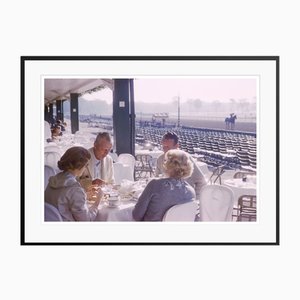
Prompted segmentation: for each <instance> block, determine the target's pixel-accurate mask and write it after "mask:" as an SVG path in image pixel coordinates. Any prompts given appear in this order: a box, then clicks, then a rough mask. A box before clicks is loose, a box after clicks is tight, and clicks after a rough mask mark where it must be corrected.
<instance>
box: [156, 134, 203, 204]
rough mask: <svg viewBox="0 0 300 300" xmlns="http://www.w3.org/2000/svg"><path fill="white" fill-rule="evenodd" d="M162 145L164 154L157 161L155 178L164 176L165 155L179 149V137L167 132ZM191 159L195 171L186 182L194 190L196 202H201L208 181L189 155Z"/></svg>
mask: <svg viewBox="0 0 300 300" xmlns="http://www.w3.org/2000/svg"><path fill="white" fill-rule="evenodd" d="M161 143H162V146H163V151H164V153H163V154H161V155H160V156H159V157H158V159H157V165H156V169H155V176H159V175H160V174H164V172H163V167H162V165H163V163H164V160H165V153H166V152H167V151H169V150H171V149H178V148H179V142H178V136H177V135H176V133H174V132H167V133H166V134H165V135H164V136H163V138H162V142H161ZM189 157H190V160H191V161H192V163H193V165H194V169H193V172H192V175H191V176H190V177H188V178H186V179H185V181H186V182H188V183H189V184H190V185H191V186H192V187H193V188H194V190H195V193H196V200H199V197H200V190H201V188H202V187H203V186H204V185H206V184H207V182H206V179H205V177H204V175H203V173H202V171H201V170H200V168H199V167H198V165H197V163H196V161H195V160H194V159H193V158H192V157H191V156H190V155H189Z"/></svg>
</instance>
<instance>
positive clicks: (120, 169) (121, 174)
mask: <svg viewBox="0 0 300 300" xmlns="http://www.w3.org/2000/svg"><path fill="white" fill-rule="evenodd" d="M113 168H114V177H115V183H116V184H121V182H122V180H123V179H127V180H130V181H134V177H133V172H132V169H131V167H130V166H128V165H124V164H122V163H120V162H116V163H113Z"/></svg>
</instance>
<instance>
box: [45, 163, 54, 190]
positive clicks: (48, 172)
mask: <svg viewBox="0 0 300 300" xmlns="http://www.w3.org/2000/svg"><path fill="white" fill-rule="evenodd" d="M55 174H56V171H55V169H54V168H52V167H50V166H47V165H45V166H44V189H46V187H47V185H48V182H49V178H50V177H51V176H54V175H55Z"/></svg>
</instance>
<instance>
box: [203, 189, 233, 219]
mask: <svg viewBox="0 0 300 300" xmlns="http://www.w3.org/2000/svg"><path fill="white" fill-rule="evenodd" d="M233 203H234V194H233V192H232V190H231V189H230V188H229V187H226V186H223V185H217V184H213V185H206V186H204V187H203V188H202V189H201V190H200V202H199V214H200V216H199V220H200V221H204V222H205V221H219V222H224V221H232V210H233Z"/></svg>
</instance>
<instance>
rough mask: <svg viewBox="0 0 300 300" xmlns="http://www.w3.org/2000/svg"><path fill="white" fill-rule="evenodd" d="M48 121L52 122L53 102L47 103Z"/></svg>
mask: <svg viewBox="0 0 300 300" xmlns="http://www.w3.org/2000/svg"><path fill="white" fill-rule="evenodd" d="M48 118H49V119H48V122H49V123H50V124H51V125H52V124H53V123H54V117H53V103H50V104H49V112H48Z"/></svg>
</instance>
